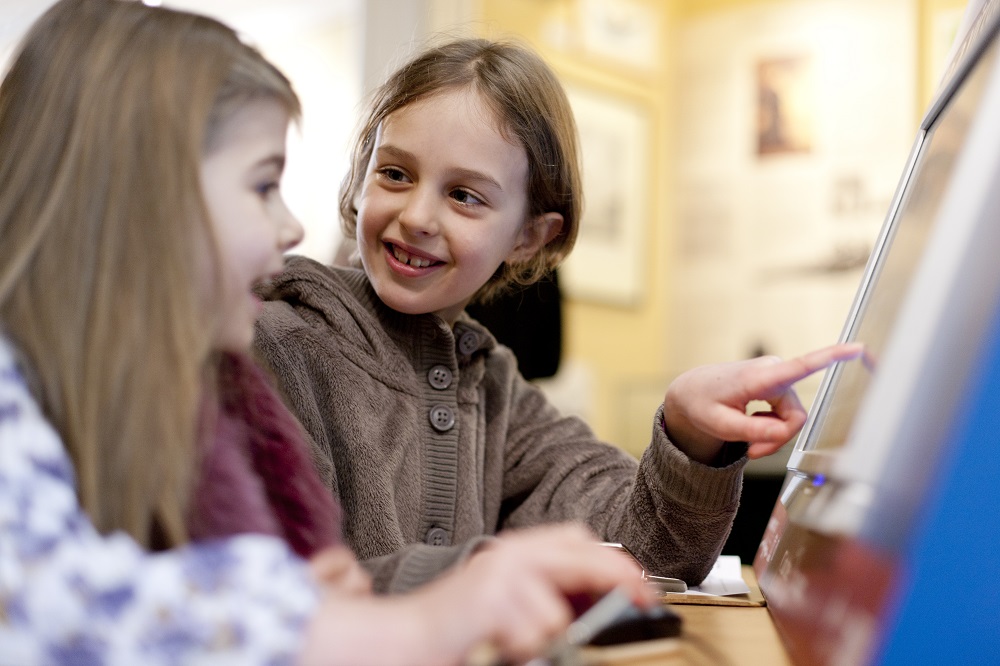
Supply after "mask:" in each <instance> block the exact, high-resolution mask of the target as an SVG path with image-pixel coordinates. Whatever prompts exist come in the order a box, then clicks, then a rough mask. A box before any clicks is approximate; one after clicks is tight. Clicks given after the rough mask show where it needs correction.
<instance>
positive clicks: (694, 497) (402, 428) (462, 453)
mask: <svg viewBox="0 0 1000 666" xmlns="http://www.w3.org/2000/svg"><path fill="white" fill-rule="evenodd" d="M265 297H266V299H268V301H269V302H266V303H265V308H264V314H263V316H262V317H261V319H260V320H259V322H258V326H257V335H256V353H257V354H258V356H259V358H260V359H261V360H262V362H263V363H264V364H265V365H267V366H269V367H270V368H271V369H272V370H273V371H274V373H275V375H276V377H277V379H278V383H279V386H280V387H281V389H282V391H283V392H284V394H285V396H286V400H287V402H288V404H289V406H290V407H291V409H292V411H293V412H294V413H295V414H296V415H297V416H298V417H299V419H300V421H301V422H302V424H303V425H304V426H305V429H306V431H307V432H308V433H309V435H310V437H311V445H312V447H313V456H314V461H315V462H316V464H317V468H318V470H319V472H320V476H321V477H322V478H323V479H324V480H325V481H326V483H327V485H328V486H329V488H330V489H331V490H332V491H333V493H334V494H335V495H336V496H337V497H338V498H339V500H340V504H341V506H342V509H343V525H344V537H345V540H346V541H347V543H348V544H349V545H350V546H351V547H352V548H353V549H354V550H355V552H356V553H357V555H358V557H359V559H360V560H362V563H363V564H364V565H365V566H366V567H367V568H368V569H369V571H370V572H371V573H372V575H373V578H374V581H375V588H376V590H378V591H393V592H397V591H403V590H406V589H410V588H412V587H413V586H415V585H418V584H420V583H422V582H424V581H427V580H429V579H431V578H433V577H434V576H436V575H437V574H438V573H440V572H441V571H443V570H444V569H445V568H447V567H449V566H451V565H452V564H454V563H455V562H457V561H459V560H461V559H462V558H464V557H466V556H468V554H469V553H470V552H471V551H472V550H473V549H474V548H475V547H476V545H477V544H479V543H481V542H482V541H483V540H484V539H488V538H490V536H491V535H494V534H496V533H497V532H498V531H500V530H502V529H507V528H516V527H524V526H530V525H538V524H540V523H550V522H556V521H579V522H583V523H586V524H588V525H589V526H590V527H591V528H592V529H593V530H594V531H595V532H596V533H597V534H598V535H599V536H600V538H602V539H605V540H608V541H618V542H622V543H625V544H627V545H628V547H629V549H630V550H631V551H632V552H633V553H635V554H636V555H637V556H638V557H639V559H640V560H641V561H642V562H643V564H644V565H645V567H646V568H647V570H650V571H652V572H654V573H657V574H661V575H668V576H675V577H680V578H683V579H685V580H687V581H688V582H689V583H697V582H700V581H701V580H702V579H703V578H704V576H705V575H706V574H707V573H708V571H709V569H710V568H711V566H712V564H713V562H714V560H715V558H716V556H717V555H718V554H719V552H720V550H721V548H722V545H723V543H724V541H725V539H726V536H727V535H728V532H729V529H730V526H731V524H732V519H733V516H734V515H735V512H736V508H737V506H738V503H739V495H740V487H741V482H742V470H743V467H744V466H745V464H746V462H747V459H746V457H745V456H744V457H742V458H740V459H739V460H737V461H736V462H734V463H732V464H729V465H727V466H725V467H723V468H714V467H709V466H706V465H702V464H699V463H697V462H694V461H692V460H690V459H689V458H687V456H685V455H684V454H683V453H682V452H681V451H680V450H678V449H677V448H675V447H674V446H673V445H672V444H671V443H670V441H669V440H668V438H667V436H666V434H665V433H664V431H663V426H662V418H661V412H658V413H657V414H656V416H655V417H654V418H653V419H651V420H652V424H653V434H652V442H651V444H650V446H649V447H648V449H647V450H646V452H645V453H644V455H643V456H642V459H641V461H638V462H637V461H636V460H635V459H634V458H633V457H632V456H630V455H628V454H627V453H625V452H623V451H622V450H621V449H619V448H617V447H615V446H612V445H610V444H606V443H603V442H601V441H599V440H598V439H597V438H596V437H595V436H594V434H593V432H592V431H591V430H590V429H589V428H588V427H587V426H586V425H585V424H584V423H583V422H582V421H580V420H579V419H577V418H566V417H563V416H561V415H560V414H559V413H558V412H557V410H556V409H555V408H554V407H552V406H551V405H550V404H549V403H548V402H547V401H546V399H545V397H544V396H543V394H542V393H541V392H540V391H539V390H538V389H537V388H536V387H535V386H533V385H532V384H530V383H529V382H527V381H525V380H524V379H523V378H522V377H521V376H520V374H519V373H518V372H517V363H516V360H515V358H514V356H513V355H512V354H511V352H510V350H508V349H507V348H506V347H503V346H501V345H498V344H497V343H496V341H495V339H494V338H493V337H492V336H491V335H490V334H489V333H488V332H487V331H486V330H485V328H483V327H482V326H481V325H479V324H478V323H477V322H475V321H473V320H471V319H470V318H468V316H467V315H464V314H463V315H462V317H460V319H459V321H458V322H457V323H456V324H455V325H454V328H451V327H449V326H448V325H446V324H445V323H444V322H443V321H442V320H441V319H440V318H438V317H436V316H434V315H406V314H402V313H399V312H396V311H394V310H392V309H390V308H388V307H387V306H386V305H385V304H383V303H382V302H381V301H380V300H379V298H378V296H377V295H376V294H375V292H374V290H373V289H372V287H371V284H370V283H369V281H368V279H367V277H366V275H365V274H364V273H363V272H362V271H359V270H356V269H342V268H331V267H326V266H323V265H321V264H318V263H316V262H314V261H312V260H310V259H306V258H304V257H291V258H289V260H288V261H287V264H286V270H285V271H284V273H282V275H280V276H279V277H278V278H277V279H276V280H275V281H274V283H273V285H272V287H271V289H270V291H269V293H267V294H265ZM661 410H662V408H661Z"/></svg>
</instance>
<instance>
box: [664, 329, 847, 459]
mask: <svg viewBox="0 0 1000 666" xmlns="http://www.w3.org/2000/svg"><path fill="white" fill-rule="evenodd" d="M863 349H864V347H863V346H862V345H860V344H839V345H832V346H830V347H825V348H823V349H820V350H818V351H814V352H811V353H808V354H805V355H804V356H800V357H798V358H794V359H791V360H787V361H785V360H781V359H779V358H777V357H774V356H764V357H760V358H755V359H750V360H747V361H738V362H735V363H722V364H717V365H706V366H701V367H698V368H694V369H693V370H689V371H688V372H685V373H684V374H682V375H680V376H679V377H678V378H677V379H675V380H674V381H673V382H672V383H671V384H670V386H669V388H668V389H667V395H666V397H665V398H664V401H663V406H664V409H663V411H664V427H665V428H666V431H667V433H668V434H669V435H670V438H671V441H673V442H674V444H675V445H676V446H677V447H678V448H679V449H681V450H682V451H684V452H685V453H686V454H687V455H688V456H689V457H691V458H692V459H694V460H697V461H698V462H702V463H706V464H709V463H711V462H712V461H713V460H715V459H716V457H717V456H718V454H719V452H720V450H721V449H722V445H723V443H724V442H747V443H748V444H749V445H750V446H749V448H748V450H747V455H748V456H749V457H750V458H760V457H763V456H766V455H770V454H771V453H774V452H775V451H777V450H778V449H779V448H781V446H782V445H783V444H785V443H786V442H787V441H789V440H790V439H791V438H792V437H794V436H795V434H796V433H797V432H798V431H799V429H800V428H801V427H802V425H803V424H804V423H805V420H806V411H805V409H803V408H802V403H801V402H799V398H798V396H797V395H796V394H795V391H794V390H793V389H792V386H793V385H794V384H795V383H796V382H798V381H800V380H802V379H805V378H806V377H808V376H809V375H811V374H813V373H814V372H817V371H819V370H823V369H825V368H827V367H828V366H830V365H831V364H833V363H835V362H838V361H847V360H850V359H854V358H857V357H858V356H860V355H861V353H862V351H863ZM754 400H760V401H764V402H767V403H768V404H770V405H771V411H769V412H763V413H761V412H758V413H757V414H755V415H748V414H747V411H746V408H747V405H748V404H749V403H750V402H751V401H754ZM762 417H765V418H762Z"/></svg>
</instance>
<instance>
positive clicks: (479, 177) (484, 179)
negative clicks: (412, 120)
mask: <svg viewBox="0 0 1000 666" xmlns="http://www.w3.org/2000/svg"><path fill="white" fill-rule="evenodd" d="M375 152H376V153H377V154H379V155H380V156H382V157H390V158H392V159H395V160H400V161H415V160H416V155H414V154H413V153H411V152H410V151H408V150H403V149H402V148H399V147H397V146H392V145H385V144H383V145H381V146H379V147H378V148H377V149H376V151H375ZM449 173H450V174H452V175H453V176H454V177H455V178H459V179H462V180H474V181H477V182H480V183H483V184H485V185H489V186H490V187H494V188H496V189H497V190H499V191H501V192H503V187H501V185H500V183H498V182H497V180H496V179H495V178H493V176H490V175H487V174H485V173H483V172H482V171H476V170H475V169H466V168H464V167H456V168H454V169H451V170H450V171H449Z"/></svg>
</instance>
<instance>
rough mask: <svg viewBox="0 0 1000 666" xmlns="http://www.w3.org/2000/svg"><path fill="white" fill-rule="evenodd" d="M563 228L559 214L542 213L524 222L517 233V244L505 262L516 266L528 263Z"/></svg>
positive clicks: (561, 217)
mask: <svg viewBox="0 0 1000 666" xmlns="http://www.w3.org/2000/svg"><path fill="white" fill-rule="evenodd" d="M562 227H563V216H562V214H561V213H542V214H541V215H537V216H535V217H533V218H531V219H529V220H526V221H525V223H524V225H522V226H521V231H520V232H518V236H517V242H516V243H514V247H513V248H512V249H511V251H510V254H508V255H507V262H508V263H512V264H518V263H522V262H525V261H528V260H529V259H531V258H532V257H534V256H535V255H536V254H538V251H539V250H541V249H542V248H543V247H545V246H546V245H547V244H548V243H549V241H550V240H552V239H553V238H555V237H556V236H558V235H559V232H560V231H562Z"/></svg>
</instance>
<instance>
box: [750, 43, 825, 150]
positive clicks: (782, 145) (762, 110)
mask: <svg viewBox="0 0 1000 666" xmlns="http://www.w3.org/2000/svg"><path fill="white" fill-rule="evenodd" d="M756 84H757V155H759V156H764V155H774V154H780V153H808V152H811V151H812V148H813V144H814V143H815V139H814V137H813V127H814V125H815V121H814V119H813V117H814V115H815V106H816V103H815V99H814V96H813V76H812V59H811V58H810V57H809V56H807V55H801V56H790V57H784V58H771V59H762V60H758V61H757V67H756Z"/></svg>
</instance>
